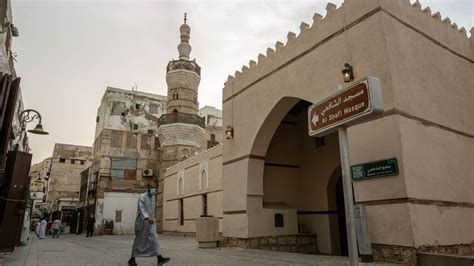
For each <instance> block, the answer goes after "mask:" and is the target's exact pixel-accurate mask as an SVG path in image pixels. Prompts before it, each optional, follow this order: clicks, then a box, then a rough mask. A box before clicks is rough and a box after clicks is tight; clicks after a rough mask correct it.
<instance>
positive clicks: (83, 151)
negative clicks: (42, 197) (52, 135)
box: [47, 143, 92, 210]
mask: <svg viewBox="0 0 474 266" xmlns="http://www.w3.org/2000/svg"><path fill="white" fill-rule="evenodd" d="M91 158H92V147H86V146H78V145H70V144H59V143H56V144H55V145H54V150H53V157H52V163H51V170H50V171H51V172H50V179H49V185H48V195H47V201H48V202H51V204H52V205H53V210H56V207H55V206H56V204H57V203H58V200H59V201H60V200H61V199H64V200H67V201H69V202H72V204H75V202H76V200H79V191H80V186H81V172H82V171H83V170H85V169H86V168H87V167H89V166H90V164H91Z"/></svg>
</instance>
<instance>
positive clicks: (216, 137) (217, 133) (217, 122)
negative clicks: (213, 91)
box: [199, 105, 223, 149]
mask: <svg viewBox="0 0 474 266" xmlns="http://www.w3.org/2000/svg"><path fill="white" fill-rule="evenodd" d="M199 116H200V117H204V119H205V125H206V136H205V138H204V143H203V144H202V145H201V146H202V147H205V148H208V149H209V148H212V147H214V146H216V145H218V144H219V143H222V140H223V135H222V110H219V109H217V108H215V107H213V106H207V105H206V106H204V107H202V108H201V109H199Z"/></svg>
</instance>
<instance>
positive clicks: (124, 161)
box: [81, 87, 166, 234]
mask: <svg viewBox="0 0 474 266" xmlns="http://www.w3.org/2000/svg"><path fill="white" fill-rule="evenodd" d="M165 108H166V97H165V96H161V95H155V94H150V93H145V92H140V91H137V90H123V89H117V88H111V87H108V88H107V89H106V91H105V93H104V96H103V97H102V101H101V104H100V106H99V108H98V110H97V118H96V134H95V135H96V136H95V140H94V156H93V164H92V166H91V167H90V168H89V170H88V171H85V172H84V173H83V181H82V188H83V189H85V190H86V191H87V192H86V191H83V192H82V194H81V195H82V197H83V202H82V204H81V208H85V209H84V212H85V217H87V216H89V214H90V212H92V213H95V218H96V232H97V233H99V234H102V233H104V230H105V229H106V228H105V223H107V224H108V225H109V224H110V225H111V223H110V222H113V230H112V231H113V233H114V234H129V233H133V230H134V229H133V226H134V221H135V215H136V208H137V207H136V205H137V199H138V196H139V195H140V193H143V192H144V191H145V184H146V183H147V182H149V181H152V180H155V179H156V177H157V176H158V173H159V171H160V161H159V155H160V150H159V148H160V143H159V139H158V138H157V137H155V135H154V134H155V132H156V130H157V121H158V119H159V118H160V117H161V115H162V114H163V113H164V112H165ZM107 229H108V228H107Z"/></svg>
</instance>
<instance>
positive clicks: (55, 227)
mask: <svg viewBox="0 0 474 266" xmlns="http://www.w3.org/2000/svg"><path fill="white" fill-rule="evenodd" d="M49 229H51V232H52V233H53V238H59V231H60V229H61V220H59V219H57V218H56V219H55V220H54V221H53V222H52V223H51V228H48V222H47V221H46V219H45V218H44V217H43V218H42V219H41V221H40V222H39V223H37V224H36V236H38V238H39V239H44V238H46V233H47V232H48V231H49Z"/></svg>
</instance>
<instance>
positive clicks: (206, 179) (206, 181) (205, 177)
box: [199, 168, 209, 190]
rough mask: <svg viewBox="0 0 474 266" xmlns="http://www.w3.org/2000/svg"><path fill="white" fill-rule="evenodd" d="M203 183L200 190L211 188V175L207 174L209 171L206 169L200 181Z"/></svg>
mask: <svg viewBox="0 0 474 266" xmlns="http://www.w3.org/2000/svg"><path fill="white" fill-rule="evenodd" d="M199 181H200V182H201V183H200V184H199V189H201V190H202V189H208V188H209V175H208V174H207V170H206V169H205V168H204V169H203V170H202V172H201V178H200V179H199Z"/></svg>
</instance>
